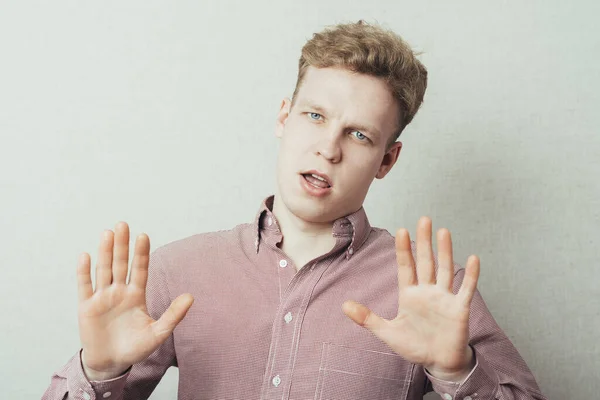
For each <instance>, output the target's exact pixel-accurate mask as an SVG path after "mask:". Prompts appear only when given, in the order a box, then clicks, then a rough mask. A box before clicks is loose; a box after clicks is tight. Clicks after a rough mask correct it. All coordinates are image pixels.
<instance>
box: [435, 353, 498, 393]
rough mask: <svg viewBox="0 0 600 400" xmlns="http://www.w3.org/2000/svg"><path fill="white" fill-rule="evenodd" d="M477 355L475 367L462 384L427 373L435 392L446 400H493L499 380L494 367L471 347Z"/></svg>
mask: <svg viewBox="0 0 600 400" xmlns="http://www.w3.org/2000/svg"><path fill="white" fill-rule="evenodd" d="M471 348H472V349H473V354H474V355H475V360H476V361H475V367H473V370H472V371H471V373H470V374H469V375H468V376H467V377H466V378H465V380H464V381H463V382H462V383H461V382H449V381H444V380H442V379H438V378H436V377H434V376H433V375H431V374H430V373H429V372H427V370H426V369H424V371H425V375H426V376H427V378H428V379H429V380H430V381H431V385H432V387H433V390H434V391H435V392H436V393H437V394H439V395H440V396H441V397H442V399H444V400H477V399H491V398H494V394H495V393H496V391H497V389H498V378H497V376H496V372H495V371H494V369H493V368H492V366H491V365H490V364H489V363H488V362H487V361H486V360H485V358H484V357H483V356H482V355H481V354H480V353H478V352H477V350H475V347H473V346H471Z"/></svg>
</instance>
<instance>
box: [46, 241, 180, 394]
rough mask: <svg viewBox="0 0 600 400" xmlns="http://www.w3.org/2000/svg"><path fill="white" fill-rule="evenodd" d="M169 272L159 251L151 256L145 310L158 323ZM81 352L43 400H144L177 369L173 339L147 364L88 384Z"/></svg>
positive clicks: (164, 305) (168, 299)
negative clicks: (167, 375) (169, 370)
mask: <svg viewBox="0 0 600 400" xmlns="http://www.w3.org/2000/svg"><path fill="white" fill-rule="evenodd" d="M167 276H168V271H167V270H166V265H165V263H164V262H163V261H162V258H161V256H160V249H158V250H156V251H155V252H153V253H152V254H151V256H150V264H149V267H148V283H147V285H146V306H147V308H148V313H149V314H150V316H151V317H152V318H153V319H155V320H157V319H158V318H160V316H161V315H162V314H163V313H164V312H165V311H166V310H167V309H168V308H169V305H170V304H171V301H172V299H171V295H170V293H169V287H168V279H167ZM80 354H81V350H80V351H79V352H77V354H75V355H74V356H73V357H72V358H71V359H70V360H69V361H68V362H67V364H65V365H64V366H63V367H62V368H61V369H60V370H58V371H56V372H55V373H54V374H53V375H52V378H51V381H50V386H49V387H48V388H47V389H46V392H45V393H44V395H43V396H42V400H75V399H77V400H96V399H98V400H104V399H108V400H145V399H147V398H148V397H150V395H151V394H152V392H153V391H154V389H155V388H156V386H157V385H158V383H159V382H160V380H161V378H162V377H163V375H164V374H165V372H166V371H167V369H168V368H169V367H171V366H177V360H176V358H175V348H174V341H173V335H172V334H171V336H169V338H168V339H167V340H166V341H165V342H164V343H163V344H162V345H161V346H160V347H159V348H158V349H156V350H155V351H154V353H152V354H151V355H150V356H149V357H148V358H147V359H145V360H144V361H142V362H140V363H138V364H135V365H133V366H132V367H131V368H130V369H129V370H128V371H126V372H125V373H124V374H123V375H121V376H119V377H117V378H114V379H110V380H106V381H91V382H90V381H89V380H88V379H87V377H86V376H85V373H84V371H83V367H82V365H81V357H80Z"/></svg>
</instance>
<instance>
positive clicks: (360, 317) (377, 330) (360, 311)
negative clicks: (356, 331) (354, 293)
mask: <svg viewBox="0 0 600 400" xmlns="http://www.w3.org/2000/svg"><path fill="white" fill-rule="evenodd" d="M342 311H344V314H346V316H347V317H348V318H350V319H351V320H352V321H354V322H356V323H357V324H358V325H360V326H362V327H365V328H367V329H368V330H370V331H371V332H372V333H373V334H374V335H375V336H377V337H379V338H381V336H382V333H383V332H384V331H385V328H386V322H387V321H386V320H385V319H383V318H381V317H380V316H378V315H377V314H375V313H374V312H373V311H371V310H369V308H368V307H366V306H363V305H362V304H360V303H357V302H355V301H352V300H348V301H345V302H344V304H342Z"/></svg>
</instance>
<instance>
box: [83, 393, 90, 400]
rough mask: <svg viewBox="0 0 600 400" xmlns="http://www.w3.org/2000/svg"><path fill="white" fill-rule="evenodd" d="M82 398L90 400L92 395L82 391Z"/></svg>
mask: <svg viewBox="0 0 600 400" xmlns="http://www.w3.org/2000/svg"><path fill="white" fill-rule="evenodd" d="M83 398H84V399H85V400H90V399H91V398H92V396H90V394H89V393H88V392H83Z"/></svg>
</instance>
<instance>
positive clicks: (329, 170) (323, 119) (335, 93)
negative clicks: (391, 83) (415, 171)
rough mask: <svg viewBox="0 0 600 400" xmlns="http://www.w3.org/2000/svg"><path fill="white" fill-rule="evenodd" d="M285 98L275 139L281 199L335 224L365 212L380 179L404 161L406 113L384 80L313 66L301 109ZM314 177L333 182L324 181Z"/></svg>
mask: <svg viewBox="0 0 600 400" xmlns="http://www.w3.org/2000/svg"><path fill="white" fill-rule="evenodd" d="M290 107H291V102H290V100H289V99H287V98H286V99H285V100H284V101H283V103H282V106H281V110H280V111H279V114H278V117H277V126H276V131H275V134H276V136H277V137H279V138H281V146H280V149H279V157H278V161H277V186H278V195H279V197H280V199H279V200H281V201H283V205H284V206H285V207H286V208H287V209H288V210H289V211H290V212H292V213H293V214H294V215H296V216H297V217H299V218H301V219H303V220H305V221H307V222H313V223H327V222H333V221H334V220H336V219H337V218H340V217H343V216H346V215H348V214H351V213H353V212H355V211H356V210H358V209H359V208H360V207H361V206H362V204H363V201H364V199H365V197H366V195H367V191H368V190H369V186H370V185H371V182H372V181H373V178H375V177H377V178H379V179H381V178H383V177H384V176H385V175H386V174H387V173H388V172H389V170H390V169H391V168H392V166H393V165H394V163H395V162H396V160H397V158H398V155H399V153H400V149H401V147H402V144H401V143H394V144H393V145H392V146H391V147H390V148H388V147H387V144H388V143H389V141H390V140H391V138H392V135H393V134H394V133H395V132H397V130H398V120H399V118H398V108H397V102H396V100H395V99H394V98H393V96H392V94H391V92H390V90H389V89H388V87H387V86H386V84H385V82H383V81H382V80H380V79H379V78H376V77H372V76H368V75H364V74H358V73H353V72H351V71H347V70H344V69H337V68H313V67H309V68H308V69H307V71H306V74H305V75H304V80H303V83H302V85H301V87H300V89H299V91H298V93H297V97H296V99H295V101H294V106H293V107H292V108H291V109H290ZM312 173H314V174H316V175H318V176H321V178H325V179H326V180H327V182H323V181H322V180H319V179H318V178H316V177H314V176H313V175H312Z"/></svg>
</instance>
